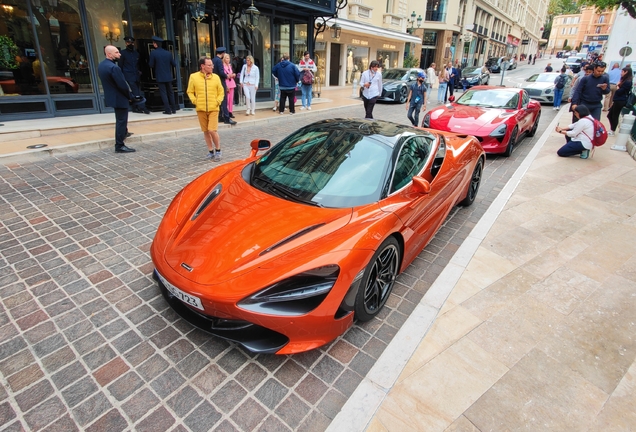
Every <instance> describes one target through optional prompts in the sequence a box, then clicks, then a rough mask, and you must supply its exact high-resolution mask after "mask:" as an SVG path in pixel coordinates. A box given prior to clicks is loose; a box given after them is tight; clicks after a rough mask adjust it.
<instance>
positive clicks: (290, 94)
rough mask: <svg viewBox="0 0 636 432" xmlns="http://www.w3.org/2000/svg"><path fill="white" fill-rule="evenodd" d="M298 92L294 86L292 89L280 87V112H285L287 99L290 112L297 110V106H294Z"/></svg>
mask: <svg viewBox="0 0 636 432" xmlns="http://www.w3.org/2000/svg"><path fill="white" fill-rule="evenodd" d="M295 93H296V89H295V88H293V89H291V90H283V89H280V102H279V103H278V112H280V113H283V112H285V101H286V100H289V112H290V113H292V114H294V113H295V112H296V107H295V106H294V94H295Z"/></svg>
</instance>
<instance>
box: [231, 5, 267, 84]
mask: <svg viewBox="0 0 636 432" xmlns="http://www.w3.org/2000/svg"><path fill="white" fill-rule="evenodd" d="M270 25H271V20H270V18H269V17H268V16H264V15H261V16H259V18H258V26H256V27H254V28H253V29H252V28H250V24H249V18H248V16H247V15H242V16H241V19H240V20H237V21H236V22H235V24H234V25H233V26H232V36H231V37H230V39H231V40H232V45H231V50H230V51H231V54H230V55H232V56H233V57H235V58H236V61H237V62H239V63H240V64H241V65H242V64H243V63H244V61H245V57H246V56H248V55H251V56H252V57H254V64H255V65H256V66H257V67H258V71H259V74H260V84H259V88H269V87H271V85H272V57H271V49H272V42H271V41H272V38H271V35H270Z"/></svg>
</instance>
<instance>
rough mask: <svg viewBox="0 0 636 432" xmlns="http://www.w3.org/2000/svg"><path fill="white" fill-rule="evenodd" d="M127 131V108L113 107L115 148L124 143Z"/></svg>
mask: <svg viewBox="0 0 636 432" xmlns="http://www.w3.org/2000/svg"><path fill="white" fill-rule="evenodd" d="M126 133H128V108H115V150H117V149H118V148H120V147H122V146H124V145H125V143H124V140H125V139H126Z"/></svg>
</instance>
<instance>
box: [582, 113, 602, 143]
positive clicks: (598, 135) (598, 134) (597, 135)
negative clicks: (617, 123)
mask: <svg viewBox="0 0 636 432" xmlns="http://www.w3.org/2000/svg"><path fill="white" fill-rule="evenodd" d="M585 118H587V119H588V120H590V118H588V117H585ZM591 120H592V122H593V123H594V136H593V137H590V136H588V135H587V134H585V136H587V137H588V138H589V139H590V141H592V145H593V146H594V147H600V146H602V145H603V144H605V141H607V129H605V126H603V123H601V122H600V121H598V120H596V119H591ZM583 133H585V132H583Z"/></svg>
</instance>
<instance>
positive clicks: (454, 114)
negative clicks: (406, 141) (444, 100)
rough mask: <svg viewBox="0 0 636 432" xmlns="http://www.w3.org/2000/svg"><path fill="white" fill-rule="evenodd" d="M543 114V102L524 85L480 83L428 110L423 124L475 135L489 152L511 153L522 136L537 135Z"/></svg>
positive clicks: (428, 126) (508, 154) (507, 154)
mask: <svg viewBox="0 0 636 432" xmlns="http://www.w3.org/2000/svg"><path fill="white" fill-rule="evenodd" d="M540 117H541V104H540V103H539V102H537V101H534V100H531V99H530V97H529V96H528V93H527V92H526V91H525V90H524V89H519V88H506V87H494V86H477V87H473V88H471V89H470V90H467V91H466V92H465V93H464V94H462V95H461V97H460V98H459V99H457V100H455V101H451V102H450V103H449V104H447V105H443V106H440V107H438V108H434V109H432V110H430V111H429V112H427V113H426V115H424V119H423V120H422V127H427V128H432V129H439V130H443V131H449V132H455V133H458V134H467V135H472V136H474V137H476V138H477V139H478V140H479V142H481V145H482V147H483V148H484V150H485V151H486V153H503V154H504V156H510V155H511V154H512V150H513V149H514V147H515V145H517V143H518V142H519V141H520V140H521V139H523V137H525V136H526V135H527V136H530V137H531V136H534V134H535V133H536V132H537V127H538V126H539V118H540Z"/></svg>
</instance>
